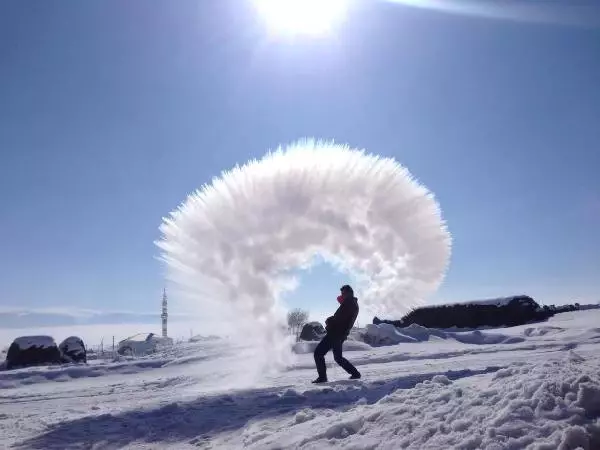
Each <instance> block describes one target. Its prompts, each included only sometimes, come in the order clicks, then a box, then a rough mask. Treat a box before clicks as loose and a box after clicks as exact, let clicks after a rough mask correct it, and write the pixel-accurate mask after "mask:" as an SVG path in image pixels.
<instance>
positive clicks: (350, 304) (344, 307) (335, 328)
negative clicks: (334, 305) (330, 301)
mask: <svg viewBox="0 0 600 450" xmlns="http://www.w3.org/2000/svg"><path fill="white" fill-rule="evenodd" d="M357 316H358V299H357V298H356V297H352V298H347V299H346V300H344V301H343V302H342V304H341V305H340V306H339V308H338V309H337V311H336V312H335V314H334V315H333V316H331V317H329V318H328V319H327V320H326V321H325V329H326V330H327V334H328V335H330V336H332V337H336V338H339V339H346V338H347V337H348V334H350V330H351V329H352V327H353V326H354V322H356V317H357Z"/></svg>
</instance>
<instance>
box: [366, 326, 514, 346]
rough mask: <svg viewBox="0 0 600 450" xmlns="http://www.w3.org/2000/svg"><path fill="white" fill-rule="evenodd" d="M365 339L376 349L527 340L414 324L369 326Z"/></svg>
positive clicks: (477, 331) (507, 342)
mask: <svg viewBox="0 0 600 450" xmlns="http://www.w3.org/2000/svg"><path fill="white" fill-rule="evenodd" d="M363 339H364V341H365V342H366V343H367V344H370V345H372V346H374V347H379V346H384V345H397V344H401V343H417V342H427V341H430V340H432V339H438V340H439V339H442V340H448V339H453V340H456V341H458V342H461V343H463V344H474V345H488V344H516V343H519V342H523V341H525V338H522V337H517V336H508V335H505V334H501V333H488V332H482V331H480V330H474V331H469V332H448V331H442V330H437V329H433V328H426V327H423V326H421V325H417V324H412V325H410V326H408V327H406V328H397V327H395V326H394V325H392V324H388V323H381V324H379V325H374V324H369V325H367V327H366V328H365V332H364V333H363Z"/></svg>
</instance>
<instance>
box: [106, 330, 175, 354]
mask: <svg viewBox="0 0 600 450" xmlns="http://www.w3.org/2000/svg"><path fill="white" fill-rule="evenodd" d="M171 345H173V339H172V338H170V337H162V336H159V335H157V334H154V333H139V334H136V335H133V336H131V337H128V338H127V339H123V340H122V341H121V342H119V346H118V348H117V353H118V354H119V355H128V356H129V355H132V356H133V355H136V356H141V355H148V354H150V353H155V352H156V351H158V350H159V349H161V348H164V347H169V346H171Z"/></svg>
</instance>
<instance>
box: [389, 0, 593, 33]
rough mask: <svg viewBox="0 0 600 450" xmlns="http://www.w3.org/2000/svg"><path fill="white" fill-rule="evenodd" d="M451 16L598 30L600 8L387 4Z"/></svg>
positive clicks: (465, 0) (429, 1)
mask: <svg viewBox="0 0 600 450" xmlns="http://www.w3.org/2000/svg"><path fill="white" fill-rule="evenodd" d="M385 1H388V2H391V3H398V4H402V5H407V6H413V7H418V8H425V9H432V10H437V11H442V12H446V13H451V14H460V15H465V16H477V17H483V18H488V19H500V20H511V21H516V22H529V23H540V24H542V23H545V24H555V25H567V26H578V27H587V28H596V27H599V26H600V5H599V4H598V2H597V1H595V0H571V1H563V0H548V1H543V2H541V1H532V0H385Z"/></svg>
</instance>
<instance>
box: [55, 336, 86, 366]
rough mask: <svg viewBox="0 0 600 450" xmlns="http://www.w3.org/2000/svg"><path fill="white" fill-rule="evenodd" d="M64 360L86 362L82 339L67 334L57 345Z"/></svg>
mask: <svg viewBox="0 0 600 450" xmlns="http://www.w3.org/2000/svg"><path fill="white" fill-rule="evenodd" d="M58 349H59V350H60V352H61V354H62V358H63V361H64V362H68V363H71V362H75V363H80V362H83V363H85V362H87V352H86V349H85V345H84V343H83V340H82V339H81V338H80V337H77V336H69V337H68V338H66V339H65V340H64V341H62V342H61V343H60V345H59V346H58Z"/></svg>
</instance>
